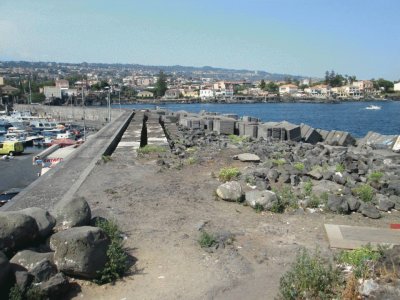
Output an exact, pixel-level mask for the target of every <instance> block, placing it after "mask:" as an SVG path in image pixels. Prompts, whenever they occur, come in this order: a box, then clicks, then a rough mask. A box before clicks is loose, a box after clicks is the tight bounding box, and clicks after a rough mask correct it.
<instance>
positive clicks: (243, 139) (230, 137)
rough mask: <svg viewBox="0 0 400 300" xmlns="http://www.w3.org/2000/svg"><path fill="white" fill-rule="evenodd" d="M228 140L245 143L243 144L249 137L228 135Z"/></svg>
mask: <svg viewBox="0 0 400 300" xmlns="http://www.w3.org/2000/svg"><path fill="white" fill-rule="evenodd" d="M228 138H229V140H230V141H231V142H233V143H243V142H245V141H247V140H248V137H247V136H238V135H235V134H230V135H228Z"/></svg>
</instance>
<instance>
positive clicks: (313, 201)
mask: <svg viewBox="0 0 400 300" xmlns="http://www.w3.org/2000/svg"><path fill="white" fill-rule="evenodd" d="M320 204H321V200H320V199H319V198H318V196H317V195H314V194H313V195H311V196H310V199H309V200H308V201H307V207H309V208H318V207H319V206H320Z"/></svg>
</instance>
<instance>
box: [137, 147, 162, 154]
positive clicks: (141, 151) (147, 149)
mask: <svg viewBox="0 0 400 300" xmlns="http://www.w3.org/2000/svg"><path fill="white" fill-rule="evenodd" d="M166 151H167V149H166V148H164V147H161V146H156V145H146V146H144V147H141V148H139V149H138V150H137V152H138V153H139V154H150V153H162V152H166Z"/></svg>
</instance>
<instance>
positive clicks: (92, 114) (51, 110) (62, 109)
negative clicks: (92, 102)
mask: <svg viewBox="0 0 400 300" xmlns="http://www.w3.org/2000/svg"><path fill="white" fill-rule="evenodd" d="M14 109H15V110H18V111H31V112H32V113H36V114H38V116H39V117H50V116H51V117H52V118H54V119H56V120H83V117H84V116H85V119H86V121H89V122H99V123H105V122H107V120H108V110H107V108H105V107H87V106H86V107H85V109H83V107H82V106H72V107H71V106H47V105H25V104H16V105H15V106H14ZM122 114H123V110H122V111H120V110H119V109H112V110H111V120H115V119H117V118H118V117H119V116H121V115H122Z"/></svg>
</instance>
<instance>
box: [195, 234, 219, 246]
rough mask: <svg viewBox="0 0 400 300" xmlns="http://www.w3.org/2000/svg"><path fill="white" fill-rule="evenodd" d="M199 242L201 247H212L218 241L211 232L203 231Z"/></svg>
mask: <svg viewBox="0 0 400 300" xmlns="http://www.w3.org/2000/svg"><path fill="white" fill-rule="evenodd" d="M198 242H199V244H200V247H201V248H210V247H211V246H213V245H214V244H215V243H216V242H217V241H216V240H215V237H214V236H213V235H212V234H211V233H208V232H205V231H203V232H202V233H201V235H200V238H199V240H198Z"/></svg>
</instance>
